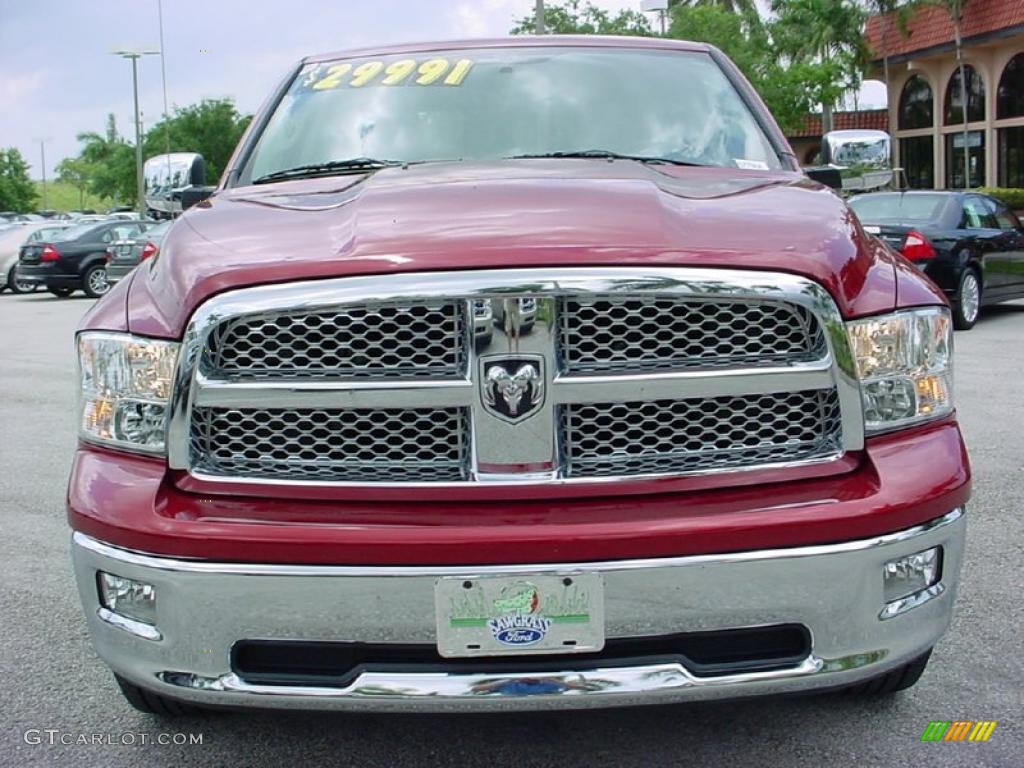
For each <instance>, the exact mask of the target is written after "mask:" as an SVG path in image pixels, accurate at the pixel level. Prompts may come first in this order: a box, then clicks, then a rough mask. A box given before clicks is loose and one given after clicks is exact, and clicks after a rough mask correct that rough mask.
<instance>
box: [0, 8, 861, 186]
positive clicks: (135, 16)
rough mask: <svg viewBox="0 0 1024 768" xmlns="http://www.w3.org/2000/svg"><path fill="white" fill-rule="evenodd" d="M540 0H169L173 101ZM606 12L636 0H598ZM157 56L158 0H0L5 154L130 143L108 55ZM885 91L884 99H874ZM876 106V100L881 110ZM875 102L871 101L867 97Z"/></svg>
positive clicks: (143, 95)
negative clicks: (113, 126) (110, 134)
mask: <svg viewBox="0 0 1024 768" xmlns="http://www.w3.org/2000/svg"><path fill="white" fill-rule="evenodd" d="M533 4H534V3H533V0H447V1H442V0H369V1H365V0H364V1H363V2H356V1H355V0H334V2H329V1H328V0H164V2H163V13H164V42H165V49H166V66H167V91H168V100H169V102H170V104H171V107H172V108H173V106H174V105H176V104H177V105H181V106H184V105H187V104H191V103H194V102H196V101H198V100H199V99H202V98H216V97H223V96H231V97H233V98H234V99H235V102H236V104H237V105H238V107H239V109H240V110H242V111H243V112H252V111H254V110H255V109H256V108H257V107H258V106H259V105H260V103H261V101H262V100H263V98H264V97H265V96H266V95H267V94H268V93H269V92H270V90H271V88H273V86H274V85H275V84H276V83H277V81H278V80H279V79H280V77H281V76H282V75H283V74H284V73H285V72H286V71H287V69H288V67H289V66H290V65H291V64H292V63H293V62H295V61H297V60H298V59H300V58H301V57H302V56H304V55H306V54H309V53H317V52H322V51H332V50H341V49H345V48H350V47H357V46H361V45H374V44H378V43H393V42H402V41H410V40H430V39H444V38H457V37H492V36H500V35H504V34H506V33H507V32H508V30H509V29H510V28H511V27H512V25H513V23H514V22H515V20H516V19H518V18H520V17H521V16H523V15H525V14H526V13H528V12H529V11H530V10H531V9H532V8H533ZM595 4H597V5H600V6H602V7H605V8H608V9H617V8H621V7H632V8H638V7H639V5H640V3H639V0H596V3H595ZM141 47H145V48H152V49H156V48H158V47H159V30H158V25H157V0H63V2H61V1H59V0H0V146H15V147H17V148H18V149H20V150H21V152H22V154H23V155H24V156H25V158H26V160H28V162H29V163H31V164H32V169H31V174H32V175H33V177H35V178H38V177H39V175H40V173H39V168H40V156H39V144H38V142H37V140H38V139H46V140H47V142H46V166H47V169H46V170H47V177H48V178H49V177H51V176H52V174H53V167H54V166H55V165H56V164H57V163H58V162H59V161H60V159H61V158H63V157H66V156H69V155H75V154H77V152H78V143H77V141H76V140H75V134H76V133H78V132H80V131H86V130H91V131H102V130H103V127H104V124H105V120H106V115H107V114H108V113H110V112H113V113H114V115H115V116H116V118H117V124H118V128H119V130H120V131H121V132H122V133H123V134H125V135H127V136H129V137H130V138H131V139H132V140H134V129H133V126H132V91H131V66H130V64H129V63H128V62H127V61H126V60H123V59H121V58H119V57H117V56H113V55H111V53H110V51H113V50H116V49H118V48H141ZM876 93H877V92H876ZM139 100H140V106H141V109H142V112H143V122H144V125H152V124H153V123H154V122H156V121H157V120H159V119H160V116H161V114H162V112H163V97H162V92H161V86H160V58H159V57H158V56H149V57H146V58H144V59H143V60H142V61H141V62H140V66H139ZM877 100H878V99H877V98H875V99H874V101H877ZM869 101H871V99H870V98H869Z"/></svg>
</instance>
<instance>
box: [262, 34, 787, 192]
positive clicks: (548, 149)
mask: <svg viewBox="0 0 1024 768" xmlns="http://www.w3.org/2000/svg"><path fill="white" fill-rule="evenodd" d="M589 150H601V151H604V152H613V153H616V154H622V155H632V156H640V157H652V158H665V159H668V160H672V161H677V162H691V163H698V164H701V165H718V166H730V167H733V168H737V167H738V168H753V169H769V168H778V167H780V164H779V159H778V156H777V155H776V154H775V152H774V150H773V149H772V147H771V145H770V143H769V142H768V139H767V137H766V136H765V135H764V133H763V131H762V130H761V128H760V127H759V126H758V124H757V122H756V120H755V119H754V117H753V115H752V114H751V113H750V111H749V109H748V108H747V106H746V105H745V104H744V102H743V101H742V100H741V98H740V96H739V94H738V93H737V91H736V90H735V88H733V86H732V84H731V83H730V82H729V80H728V79H727V78H726V76H725V74H724V73H723V72H722V71H721V69H720V68H719V67H718V65H717V64H716V63H715V61H714V60H713V59H712V58H711V57H710V56H709V55H708V54H706V53H701V52H683V51H673V52H667V51H637V50H628V49H608V48H606V49H600V48H566V49H560V48H546V47H544V48H506V49H502V48H498V49H464V50H456V51H443V52H430V53H418V54H408V55H392V56H376V57H366V58H358V59H342V60H338V61H334V62H327V63H321V64H311V65H309V66H307V67H305V68H304V69H303V70H302V71H301V72H300V73H299V75H298V77H297V78H296V79H295V81H294V82H293V83H292V85H291V87H290V88H289V90H288V92H287V94H286V95H285V97H284V98H283V100H282V101H281V103H280V104H279V105H278V107H277V109H276V111H275V113H274V114H273V116H272V117H271V119H270V121H269V124H268V126H267V128H266V130H265V131H264V133H263V134H262V136H261V137H260V139H259V142H258V144H257V146H256V148H255V150H254V153H253V157H252V160H251V162H250V165H249V167H248V169H247V173H246V174H245V176H244V177H243V178H244V179H246V180H248V179H256V178H260V177H261V176H265V175H267V174H271V173H276V172H280V171H283V170H287V169H290V168H295V167H298V166H306V165H313V164H318V163H328V162H331V161H342V160H348V159H352V158H375V159H379V160H388V161H400V162H416V161H430V160H497V159H500V158H507V157H513V156H516V155H547V154H551V153H558V152H562V153H565V152H578V151H589Z"/></svg>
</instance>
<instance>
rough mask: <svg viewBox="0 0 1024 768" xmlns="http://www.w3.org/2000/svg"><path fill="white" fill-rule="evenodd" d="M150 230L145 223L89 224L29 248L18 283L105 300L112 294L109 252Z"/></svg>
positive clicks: (22, 257)
mask: <svg viewBox="0 0 1024 768" xmlns="http://www.w3.org/2000/svg"><path fill="white" fill-rule="evenodd" d="M148 227H149V223H148V222H144V221H116V220H115V221H103V222H88V223H85V224H81V225H79V226H75V227H70V228H68V229H66V230H64V231H63V232H61V233H60V234H59V235H57V236H56V237H54V238H53V239H52V240H50V241H49V242H44V243H30V244H26V245H24V246H23V247H22V248H21V252H20V254H19V258H18V268H17V277H18V280H20V281H23V282H25V283H35V284H36V285H43V286H45V287H46V290H48V291H49V292H50V293H52V294H53V295H55V296H61V297H64V296H70V295H71V294H72V293H74V291H76V290H82V291H84V292H85V294H86V296H91V297H92V298H97V297H99V296H102V295H103V294H105V293H106V292H107V291H108V290H110V283H109V282H107V248H108V247H109V245H110V244H111V243H113V242H115V241H117V240H125V239H127V238H130V237H136V236H138V235H139V234H141V233H142V232H144V231H146V229H147V228H148Z"/></svg>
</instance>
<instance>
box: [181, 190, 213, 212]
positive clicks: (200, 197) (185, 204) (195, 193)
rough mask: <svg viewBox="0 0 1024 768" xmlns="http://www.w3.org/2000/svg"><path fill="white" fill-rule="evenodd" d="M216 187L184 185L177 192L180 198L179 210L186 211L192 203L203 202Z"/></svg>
mask: <svg viewBox="0 0 1024 768" xmlns="http://www.w3.org/2000/svg"><path fill="white" fill-rule="evenodd" d="M214 189H216V187H186V188H185V189H183V190H181V192H179V193H178V194H179V195H180V200H181V210H183V211H187V210H188V209H189V208H191V207H192V206H193V205H198V204H199V203H202V202H205V201H206V199H207V198H208V197H209V196H210V195H212V194H213V191H214Z"/></svg>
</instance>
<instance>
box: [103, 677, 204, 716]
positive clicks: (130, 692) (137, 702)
mask: <svg viewBox="0 0 1024 768" xmlns="http://www.w3.org/2000/svg"><path fill="white" fill-rule="evenodd" d="M114 679H115V680H117V685H118V687H119V688H120V689H121V693H122V694H124V697H125V698H126V699H127V700H128V703H129V704H131V705H132V706H133V707H135V709H137V710H139V712H145V713H146V714H148V715H160V716H161V717H199V716H201V715H202V714H203V713H204V710H203V709H202V708H200V707H196V706H194V705H192V704H186V703H185V702H183V701H177V700H175V699H169V698H167V697H166V696H161V695H160V694H158V693H153V692H152V691H147V690H146V689H145V688H140V687H139V686H137V685H135V684H134V683H129V682H128V681H127V680H125V679H124V678H123V677H121V676H120V675H117V674H115V675H114Z"/></svg>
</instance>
